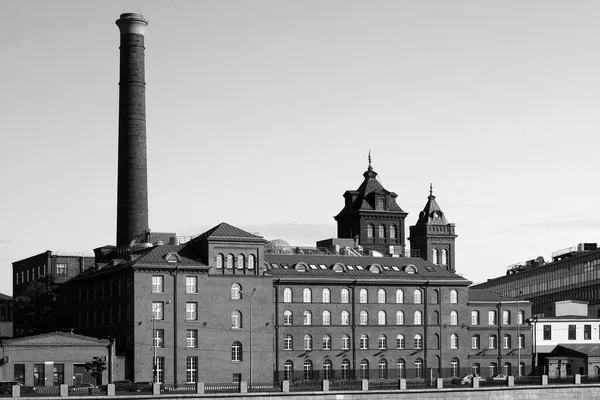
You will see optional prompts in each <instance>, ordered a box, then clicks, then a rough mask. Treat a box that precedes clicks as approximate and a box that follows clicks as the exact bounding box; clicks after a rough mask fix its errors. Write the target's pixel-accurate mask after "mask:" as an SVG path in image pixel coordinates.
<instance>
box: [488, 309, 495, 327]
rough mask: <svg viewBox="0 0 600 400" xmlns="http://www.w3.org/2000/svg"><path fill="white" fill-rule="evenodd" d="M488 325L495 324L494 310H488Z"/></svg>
mask: <svg viewBox="0 0 600 400" xmlns="http://www.w3.org/2000/svg"><path fill="white" fill-rule="evenodd" d="M488 325H496V311H494V310H491V311H488Z"/></svg>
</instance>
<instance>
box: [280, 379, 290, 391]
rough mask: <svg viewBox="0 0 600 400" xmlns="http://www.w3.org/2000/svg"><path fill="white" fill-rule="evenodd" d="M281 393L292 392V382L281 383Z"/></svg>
mask: <svg viewBox="0 0 600 400" xmlns="http://www.w3.org/2000/svg"><path fill="white" fill-rule="evenodd" d="M281 391H282V392H284V393H287V392H289V391H290V381H283V382H281Z"/></svg>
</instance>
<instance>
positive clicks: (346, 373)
mask: <svg viewBox="0 0 600 400" xmlns="http://www.w3.org/2000/svg"><path fill="white" fill-rule="evenodd" d="M341 378H342V379H349V378H350V360H348V359H346V358H345V359H343V360H342V371H341Z"/></svg>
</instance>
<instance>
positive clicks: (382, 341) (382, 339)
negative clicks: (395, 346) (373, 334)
mask: <svg viewBox="0 0 600 400" xmlns="http://www.w3.org/2000/svg"><path fill="white" fill-rule="evenodd" d="M377 345H378V348H379V350H385V349H387V337H386V336H385V335H379V339H377Z"/></svg>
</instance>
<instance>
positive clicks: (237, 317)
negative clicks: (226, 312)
mask: <svg viewBox="0 0 600 400" xmlns="http://www.w3.org/2000/svg"><path fill="white" fill-rule="evenodd" d="M241 327H242V313H241V312H239V311H237V310H235V311H233V312H232V313H231V329H240V328H241Z"/></svg>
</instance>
